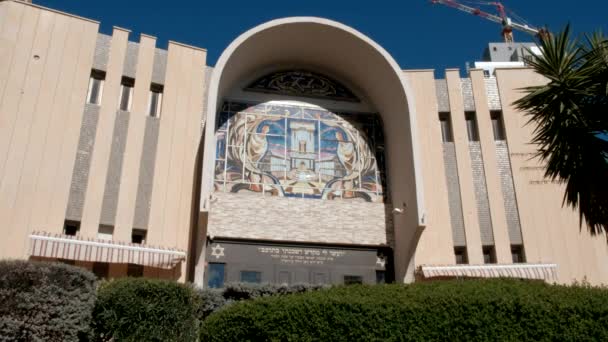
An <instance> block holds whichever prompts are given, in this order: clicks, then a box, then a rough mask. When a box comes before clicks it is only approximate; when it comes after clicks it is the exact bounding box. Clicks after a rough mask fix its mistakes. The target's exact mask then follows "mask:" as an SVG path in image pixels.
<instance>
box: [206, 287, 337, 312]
mask: <svg viewBox="0 0 608 342" xmlns="http://www.w3.org/2000/svg"><path fill="white" fill-rule="evenodd" d="M324 288H327V286H326V285H313V284H293V285H276V284H262V285H258V284H247V283H231V284H227V285H226V286H225V287H224V288H222V289H203V290H200V291H199V296H200V298H201V302H202V303H201V306H200V310H199V317H200V319H201V321H202V320H204V319H205V318H207V316H209V315H210V314H212V313H213V312H215V311H217V310H219V309H221V308H222V307H224V306H225V305H227V304H231V303H234V302H238V301H242V300H248V299H255V298H261V297H269V296H279V295H285V294H294V293H303V292H308V291H314V290H319V289H324Z"/></svg>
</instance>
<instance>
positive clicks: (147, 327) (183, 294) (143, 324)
mask: <svg viewBox="0 0 608 342" xmlns="http://www.w3.org/2000/svg"><path fill="white" fill-rule="evenodd" d="M199 301H200V300H199V297H198V296H197V295H196V292H195V291H194V289H193V288H192V287H191V286H189V285H185V284H180V283H176V282H174V281H167V280H157V279H146V278H121V279H116V280H110V281H106V282H103V283H101V285H100V286H99V290H98V292H97V302H96V303H95V309H94V310H93V333H94V338H95V339H97V340H101V341H108V340H111V339H113V340H117V341H195V340H196V339H197V335H198V326H199V321H198V318H197V310H198V307H199V305H200V302H199Z"/></svg>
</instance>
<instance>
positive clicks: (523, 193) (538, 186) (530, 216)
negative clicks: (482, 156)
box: [496, 69, 608, 284]
mask: <svg viewBox="0 0 608 342" xmlns="http://www.w3.org/2000/svg"><path fill="white" fill-rule="evenodd" d="M496 77H497V81H498V88H499V92H500V97H501V102H502V105H503V116H504V121H505V130H506V134H507V142H508V144H509V152H510V157H511V167H512V170H513V180H514V183H515V191H516V194H517V204H518V207H519V213H520V220H521V226H522V234H523V241H524V248H525V252H526V259H527V262H532V263H533V262H547V263H557V264H558V281H559V282H560V283H571V282H572V281H574V280H578V281H581V280H583V279H584V278H586V279H587V280H588V281H590V282H591V283H593V284H599V283H604V284H606V283H608V268H606V261H607V260H608V244H607V243H606V237H605V236H604V235H603V234H602V235H601V236H595V237H592V236H590V234H589V233H588V232H587V229H586V227H585V225H583V227H582V229H579V220H578V213H577V211H574V210H572V209H571V208H567V207H564V208H562V198H563V194H564V186H563V185H560V184H554V183H551V182H550V181H548V180H546V179H544V177H543V173H544V171H543V165H542V163H541V162H539V161H538V160H537V159H535V158H533V156H534V153H535V152H536V150H535V146H534V145H532V144H530V141H531V137H532V131H533V128H534V127H533V126H532V125H526V122H527V120H528V118H527V117H526V116H525V115H524V114H523V113H521V112H519V111H517V110H515V109H514V108H513V106H512V103H513V102H514V101H515V100H517V99H518V98H520V97H521V96H522V93H521V91H519V90H517V89H520V88H522V87H526V86H531V85H539V84H542V83H543V82H544V79H543V78H542V77H540V76H539V75H536V74H534V73H533V72H532V70H530V69H514V70H497V72H496Z"/></svg>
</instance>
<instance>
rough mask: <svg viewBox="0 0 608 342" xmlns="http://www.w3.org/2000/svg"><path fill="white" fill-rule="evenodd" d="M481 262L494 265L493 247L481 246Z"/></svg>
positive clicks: (494, 252)
mask: <svg viewBox="0 0 608 342" xmlns="http://www.w3.org/2000/svg"><path fill="white" fill-rule="evenodd" d="M482 250H483V262H484V264H495V263H496V250H495V249H494V246H483V249H482Z"/></svg>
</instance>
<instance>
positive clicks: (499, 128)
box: [490, 110, 506, 141]
mask: <svg viewBox="0 0 608 342" xmlns="http://www.w3.org/2000/svg"><path fill="white" fill-rule="evenodd" d="M490 118H491V119H492V130H493V131H494V140H496V141H498V140H506V136H505V126H504V122H503V120H502V112H501V111H499V110H494V111H491V112H490Z"/></svg>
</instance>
